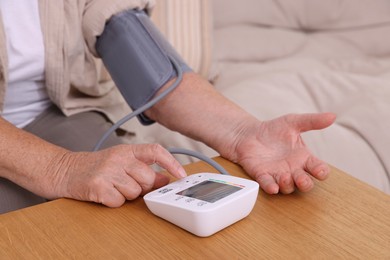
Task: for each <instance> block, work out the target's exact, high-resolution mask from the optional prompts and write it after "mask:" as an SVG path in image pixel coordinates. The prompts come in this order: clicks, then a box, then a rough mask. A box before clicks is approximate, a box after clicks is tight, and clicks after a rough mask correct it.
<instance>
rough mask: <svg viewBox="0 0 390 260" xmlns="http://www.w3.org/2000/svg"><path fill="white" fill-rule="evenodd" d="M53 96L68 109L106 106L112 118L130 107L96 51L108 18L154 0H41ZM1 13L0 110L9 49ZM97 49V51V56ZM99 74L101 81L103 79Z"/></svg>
mask: <svg viewBox="0 0 390 260" xmlns="http://www.w3.org/2000/svg"><path fill="white" fill-rule="evenodd" d="M38 1H39V12H40V18H41V25H42V32H43V38H44V45H45V80H46V87H47V91H48V94H49V97H50V99H51V100H52V101H53V103H55V104H56V105H57V106H58V107H59V108H60V109H61V110H62V111H63V112H64V114H66V115H72V114H75V113H78V112H82V111H90V110H96V111H102V112H104V113H105V114H106V115H107V116H108V117H109V118H110V119H112V120H113V121H117V120H119V119H120V118H121V117H123V116H124V115H125V114H127V113H128V112H129V111H130V110H129V107H128V106H127V104H126V103H125V102H124V100H123V98H122V97H121V95H120V93H119V91H118V90H117V88H116V87H115V86H114V84H113V83H112V81H111V80H107V81H104V75H101V73H102V71H103V70H102V63H101V61H100V60H99V59H97V58H96V57H95V56H96V55H97V54H96V50H95V42H96V37H97V36H99V35H100V34H101V33H102V32H103V29H104V25H105V22H106V21H107V20H108V19H109V18H110V17H111V16H112V15H113V14H116V13H118V12H120V11H123V10H126V9H130V8H132V9H134V8H139V9H144V8H147V9H150V8H151V7H152V6H153V5H154V1H153V0H109V1H107V0H57V1H51V0H38ZM1 20H2V19H0V110H2V109H3V105H4V94H5V91H6V85H7V51H6V46H5V34H4V28H3V24H2V21H1ZM94 55H95V56H94ZM99 79H100V81H99Z"/></svg>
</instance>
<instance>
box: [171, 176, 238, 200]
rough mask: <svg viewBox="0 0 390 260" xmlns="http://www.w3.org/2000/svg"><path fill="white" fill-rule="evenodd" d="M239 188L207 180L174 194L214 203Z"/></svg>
mask: <svg viewBox="0 0 390 260" xmlns="http://www.w3.org/2000/svg"><path fill="white" fill-rule="evenodd" d="M241 189H242V188H240V187H237V186H233V185H229V184H225V183H220V182H215V181H209V180H208V181H204V182H201V183H199V184H196V185H195V186H192V187H190V188H188V189H185V190H182V191H180V192H178V193H176V194H177V195H183V196H187V197H190V198H194V199H198V200H203V201H206V202H210V203H214V202H216V201H218V200H220V199H223V198H225V197H227V196H229V195H230V194H233V193H234V192H236V191H239V190H241Z"/></svg>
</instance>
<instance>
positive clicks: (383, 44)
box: [213, 0, 390, 193]
mask: <svg viewBox="0 0 390 260" xmlns="http://www.w3.org/2000/svg"><path fill="white" fill-rule="evenodd" d="M213 15H214V44H215V46H216V48H215V58H216V60H215V65H217V77H216V78H215V79H214V85H215V87H216V88H218V90H219V91H220V92H221V93H223V94H224V95H225V96H227V97H228V98H230V99H232V100H233V101H235V102H236V103H238V104H240V105H241V106H243V107H244V108H245V109H246V110H247V111H249V112H251V113H252V114H254V115H255V116H256V117H258V118H259V119H270V118H274V117H277V116H280V115H282V114H286V113H307V112H324V111H332V112H335V113H336V114H337V115H338V118H337V121H336V124H335V125H334V126H332V127H330V128H329V129H326V130H324V131H320V132H310V133H305V134H304V135H303V137H304V139H305V141H306V143H307V144H308V146H309V147H310V148H311V149H312V151H313V152H314V153H315V154H317V156H319V157H320V158H322V159H324V160H326V161H327V162H329V163H331V164H333V165H335V166H336V167H338V168H340V169H342V170H344V171H346V172H348V173H350V174H351V175H353V176H355V177H357V178H359V179H361V180H363V181H365V182H367V183H369V184H371V185H373V186H375V187H377V188H379V189H381V190H383V191H385V192H388V193H390V157H389V156H388V154H390V138H389V135H388V133H387V132H388V129H389V128H390V120H388V119H387V118H389V116H390V1H388V0H375V1H371V0H327V1H321V0H296V1H277V0H242V1H234V0H213ZM244 39H245V40H244Z"/></svg>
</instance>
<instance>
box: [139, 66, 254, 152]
mask: <svg viewBox="0 0 390 260" xmlns="http://www.w3.org/2000/svg"><path fill="white" fill-rule="evenodd" d="M147 115H148V116H149V117H151V118H152V119H154V120H156V121H158V122H159V123H161V124H163V125H165V126H166V127H168V128H169V129H171V130H175V131H178V132H180V133H182V134H185V135H187V136H189V137H191V138H194V139H196V140H199V141H202V142H204V143H206V144H207V145H209V146H210V147H212V148H214V149H216V150H217V151H219V152H220V153H222V151H224V152H226V151H229V150H231V147H226V146H231V145H232V140H234V138H235V137H236V136H237V135H238V133H239V132H240V129H241V128H242V124H244V123H245V124H248V123H250V122H254V123H255V122H258V121H257V120H255V118H254V117H252V116H251V115H250V114H248V113H247V112H245V111H244V110H243V109H241V108H240V107H238V106H237V105H236V104H234V103H233V102H231V101H229V100H228V99H226V98H225V97H223V96H222V95H221V94H220V93H218V92H217V91H216V90H215V89H214V88H213V86H211V85H210V83H209V82H207V81H206V80H204V79H202V78H201V77H200V76H198V75H196V74H194V73H186V74H184V79H183V81H182V83H181V84H180V86H179V87H178V88H177V89H176V90H175V91H173V93H171V94H170V95H168V96H167V97H166V98H165V99H164V100H162V101H161V102H160V103H158V104H157V105H155V106H154V107H153V108H152V109H150V110H149V111H147Z"/></svg>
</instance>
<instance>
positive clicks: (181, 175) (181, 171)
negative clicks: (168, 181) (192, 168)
mask: <svg viewBox="0 0 390 260" xmlns="http://www.w3.org/2000/svg"><path fill="white" fill-rule="evenodd" d="M179 175H180V177H182V178H184V177H187V173H186V171H185V170H184V168H181V169H180V170H179Z"/></svg>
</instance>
